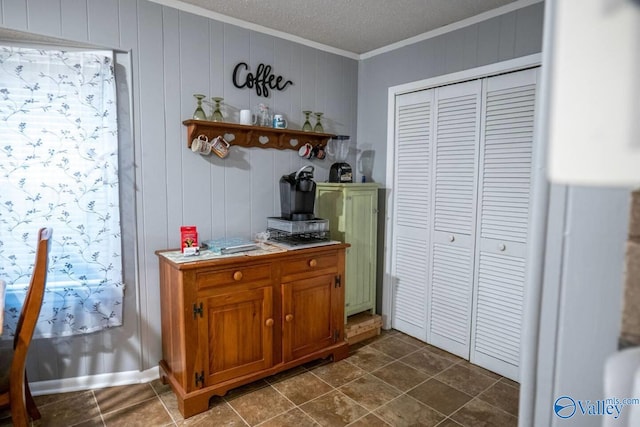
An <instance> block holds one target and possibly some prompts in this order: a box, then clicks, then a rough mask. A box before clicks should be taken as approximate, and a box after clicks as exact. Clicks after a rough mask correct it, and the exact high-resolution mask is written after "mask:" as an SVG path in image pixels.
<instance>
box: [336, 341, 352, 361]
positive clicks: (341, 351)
mask: <svg viewBox="0 0 640 427" xmlns="http://www.w3.org/2000/svg"><path fill="white" fill-rule="evenodd" d="M348 356H349V345H348V344H347V342H346V341H345V343H344V345H341V346H340V347H338V348H336V349H335V350H334V351H333V361H334V362H337V361H338V360H342V359H346V358H347V357H348Z"/></svg>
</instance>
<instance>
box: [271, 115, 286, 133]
mask: <svg viewBox="0 0 640 427" xmlns="http://www.w3.org/2000/svg"><path fill="white" fill-rule="evenodd" d="M287 125H288V123H287V120H286V119H285V118H284V116H283V115H282V114H274V115H273V127H274V128H276V129H286V128H287Z"/></svg>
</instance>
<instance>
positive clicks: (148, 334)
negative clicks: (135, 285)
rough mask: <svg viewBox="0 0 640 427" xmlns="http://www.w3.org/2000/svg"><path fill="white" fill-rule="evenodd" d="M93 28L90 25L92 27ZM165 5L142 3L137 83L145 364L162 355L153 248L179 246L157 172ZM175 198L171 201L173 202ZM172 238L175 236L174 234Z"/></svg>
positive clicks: (161, 157)
mask: <svg viewBox="0 0 640 427" xmlns="http://www.w3.org/2000/svg"><path fill="white" fill-rule="evenodd" d="M90 29H91V28H90ZM159 40H162V6H160V5H158V4H155V3H151V2H140V3H139V4H138V51H139V68H138V71H139V73H138V77H137V79H135V83H136V84H137V86H138V87H139V98H140V105H139V111H138V123H137V124H138V126H139V128H140V135H139V139H138V141H137V144H138V145H140V156H139V157H138V158H137V163H138V164H139V165H140V168H141V174H140V180H139V181H138V183H137V185H138V187H139V188H140V194H139V197H140V198H141V200H142V204H143V208H142V210H141V211H139V212H138V215H141V216H142V218H141V221H142V222H143V223H144V228H143V230H138V233H144V234H143V235H142V236H143V239H142V242H143V243H142V245H141V247H139V248H138V253H139V255H138V256H139V258H140V265H141V273H140V276H141V286H140V293H141V300H140V310H141V313H140V316H141V319H143V322H144V323H143V327H144V331H143V332H142V334H143V336H142V342H143V346H144V349H145V350H146V351H145V352H144V355H145V360H144V363H145V365H152V364H153V363H157V362H158V355H160V354H161V345H160V340H158V337H159V336H160V322H156V321H154V320H155V319H159V310H160V298H159V292H158V283H159V277H158V268H157V259H154V258H155V255H154V253H153V252H154V250H156V249H157V248H158V247H163V246H165V247H166V246H167V243H168V242H167V241H169V243H172V244H174V245H175V244H177V242H178V240H179V238H178V237H177V236H178V231H176V232H175V236H176V237H173V236H171V235H169V236H167V206H168V203H170V201H169V200H168V198H167V191H168V184H169V183H168V182H167V178H166V175H165V174H162V173H159V171H162V170H163V169H164V167H165V164H166V153H165V149H164V127H165V120H164V106H163V105H162V104H163V102H164V99H163V87H164V79H163V75H162V70H163V68H162V44H161V43H160V42H159ZM171 202H173V201H171ZM172 237H173V238H172Z"/></svg>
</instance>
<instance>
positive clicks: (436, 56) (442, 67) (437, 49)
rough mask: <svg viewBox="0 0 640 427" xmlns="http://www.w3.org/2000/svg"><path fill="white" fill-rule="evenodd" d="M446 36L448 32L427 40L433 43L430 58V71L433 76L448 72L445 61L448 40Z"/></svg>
mask: <svg viewBox="0 0 640 427" xmlns="http://www.w3.org/2000/svg"><path fill="white" fill-rule="evenodd" d="M448 36H449V35H448V34H443V35H441V36H438V37H435V38H433V39H430V40H429V42H430V43H433V57H432V58H430V61H431V63H432V64H433V68H432V70H431V71H432V72H433V75H434V76H439V75H442V74H447V73H448V72H449V70H447V63H446V61H445V58H446V55H447V44H448V41H449V37H448Z"/></svg>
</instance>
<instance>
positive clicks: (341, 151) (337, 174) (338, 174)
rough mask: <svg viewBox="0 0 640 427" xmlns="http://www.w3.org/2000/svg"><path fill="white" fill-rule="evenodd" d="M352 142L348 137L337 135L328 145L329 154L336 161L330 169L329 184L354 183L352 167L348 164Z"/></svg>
mask: <svg viewBox="0 0 640 427" xmlns="http://www.w3.org/2000/svg"><path fill="white" fill-rule="evenodd" d="M350 142H351V139H350V138H349V136H348V135H335V136H334V137H332V138H331V141H329V143H328V144H327V154H329V156H331V157H333V158H334V159H335V160H336V162H335V163H334V164H332V165H331V169H329V182H339V183H343V184H344V183H348V182H353V171H352V170H351V165H350V164H349V163H346V160H347V156H348V155H349V145H350Z"/></svg>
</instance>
